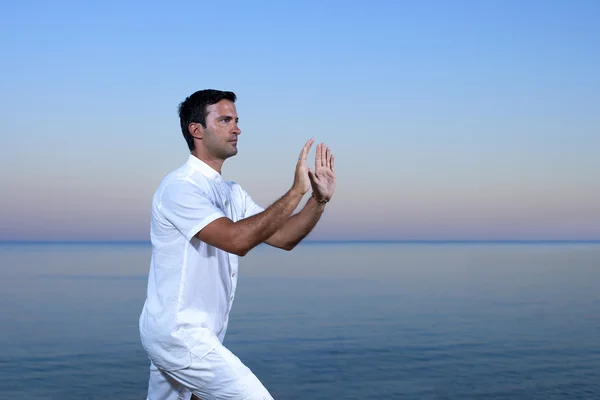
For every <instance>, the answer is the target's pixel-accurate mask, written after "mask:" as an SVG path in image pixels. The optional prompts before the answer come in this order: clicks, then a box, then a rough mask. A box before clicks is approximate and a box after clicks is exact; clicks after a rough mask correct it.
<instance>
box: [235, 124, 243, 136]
mask: <svg viewBox="0 0 600 400" xmlns="http://www.w3.org/2000/svg"><path fill="white" fill-rule="evenodd" d="M233 133H235V134H236V135H238V136H239V135H241V134H242V130H241V129H240V127H239V126H238V124H235V127H234V128H233Z"/></svg>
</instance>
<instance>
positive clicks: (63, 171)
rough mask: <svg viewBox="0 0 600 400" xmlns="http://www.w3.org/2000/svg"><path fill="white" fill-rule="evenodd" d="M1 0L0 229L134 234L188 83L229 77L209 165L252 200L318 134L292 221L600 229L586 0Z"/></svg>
mask: <svg viewBox="0 0 600 400" xmlns="http://www.w3.org/2000/svg"><path fill="white" fill-rule="evenodd" d="M0 8H1V12H0V47H1V48H2V62H1V63H0V133H1V135H2V146H1V147H0V187H1V191H2V196H0V205H1V207H0V240H72V239H75V240H86V239H90V240H96V239H98V240H121V239H133V240H146V239H148V227H149V209H150V201H151V197H152V194H153V192H154V190H155V189H156V187H157V185H158V184H159V182H160V180H161V179H162V178H163V177H164V175H166V174H167V173H168V172H169V171H171V170H172V169H174V168H176V167H177V166H179V165H180V164H181V163H182V162H184V161H185V159H186V158H187V155H188V152H187V147H186V144H185V141H184V140H183V137H182V135H181V132H180V130H179V121H178V118H177V105H178V104H179V102H181V101H182V100H183V99H184V98H185V97H186V96H188V95H189V94H191V93H193V92H194V91H196V90H199V89H204V88H215V89H222V90H232V91H234V92H235V93H236V94H237V95H238V99H239V100H238V103H237V108H238V113H239V116H240V127H241V128H242V135H241V137H240V143H239V145H238V147H239V149H240V153H239V155H238V156H236V157H234V158H233V159H230V160H228V161H227V162H226V163H225V166H224V171H223V172H224V176H225V178H226V179H230V180H234V181H237V182H239V183H240V184H242V185H243V186H244V187H245V188H246V190H247V191H248V192H249V193H250V194H251V195H252V196H253V197H254V199H255V200H256V201H257V202H258V203H260V204H262V205H263V206H268V205H269V204H270V203H271V202H272V201H274V200H275V199H276V198H277V197H279V196H280V195H282V194H283V193H284V192H285V191H286V190H287V189H288V188H289V187H290V185H291V183H292V177H293V170H294V165H295V162H296V159H297V155H298V153H299V151H300V149H301V147H302V145H303V144H304V143H305V141H306V140H307V139H308V138H310V137H314V138H315V140H316V141H317V142H321V141H324V142H326V143H327V144H328V145H330V146H331V148H332V149H333V152H334V153H335V155H336V167H337V175H338V186H337V191H336V193H335V196H334V199H333V200H332V202H331V203H330V204H329V205H328V210H327V212H326V214H325V216H324V217H323V219H322V221H321V223H320V224H319V226H318V227H317V229H316V230H315V231H314V232H313V234H312V235H311V238H312V239H336V240H341V239H390V240H393V239H421V240H427V239H436V240H440V239H442V240H443V239H481V240H488V239H517V240H518V239H534V240H539V239H600V176H599V175H600V72H599V71H600V24H599V23H598V21H600V2H597V1H593V0H592V1H567V0H565V1H552V0H548V1H475V0H473V1H322V2H320V1H294V2H292V1H289V2H279V1H247V2H244V1H239V2H235V1H227V2H200V1H180V2H172V3H171V2H148V1H145V2H141V1H140V2H132V1H128V2H121V1H102V2H89V1H88V2H85V1H70V2H66V1H19V2H16V1H13V2H3V3H2V5H1V6H0ZM311 155H314V149H313V152H312V154H311ZM311 160H312V157H311Z"/></svg>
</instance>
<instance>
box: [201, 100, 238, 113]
mask: <svg viewBox="0 0 600 400" xmlns="http://www.w3.org/2000/svg"><path fill="white" fill-rule="evenodd" d="M211 114H212V115H211ZM221 115H228V116H231V117H237V111H236V109H235V104H234V103H233V102H232V101H229V100H225V99H223V100H221V101H219V102H218V103H215V104H211V105H209V106H208V107H206V116H207V117H208V116H211V117H218V116H221Z"/></svg>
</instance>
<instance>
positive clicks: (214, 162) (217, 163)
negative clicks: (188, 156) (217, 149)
mask: <svg viewBox="0 0 600 400" xmlns="http://www.w3.org/2000/svg"><path fill="white" fill-rule="evenodd" d="M203 150H204V149H202V148H198V147H196V149H195V150H194V151H192V155H193V156H194V157H196V158H198V159H199V160H201V161H203V162H204V163H206V164H207V165H208V166H209V167H211V168H212V169H214V170H215V171H217V172H218V173H219V174H220V173H221V168H222V167H223V162H224V161H225V160H222V159H220V158H216V157H214V156H211V155H210V154H207V153H206V152H205V151H203Z"/></svg>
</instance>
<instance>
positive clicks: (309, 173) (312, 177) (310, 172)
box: [308, 168, 317, 181]
mask: <svg viewBox="0 0 600 400" xmlns="http://www.w3.org/2000/svg"><path fill="white" fill-rule="evenodd" d="M308 177H309V178H310V180H311V181H315V180H316V179H317V176H316V175H315V173H314V172H313V170H312V169H310V168H308Z"/></svg>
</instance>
